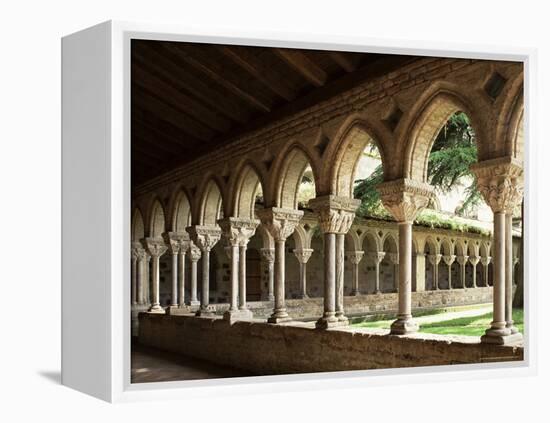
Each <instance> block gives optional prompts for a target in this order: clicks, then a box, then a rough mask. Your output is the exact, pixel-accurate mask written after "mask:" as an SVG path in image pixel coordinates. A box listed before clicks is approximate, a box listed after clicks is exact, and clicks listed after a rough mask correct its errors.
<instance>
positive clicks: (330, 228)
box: [309, 195, 361, 234]
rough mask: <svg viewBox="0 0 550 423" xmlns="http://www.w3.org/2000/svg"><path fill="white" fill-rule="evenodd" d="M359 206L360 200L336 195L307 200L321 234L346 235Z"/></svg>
mask: <svg viewBox="0 0 550 423" xmlns="http://www.w3.org/2000/svg"><path fill="white" fill-rule="evenodd" d="M360 205H361V201H360V200H356V199H354V198H348V197H338V196H336V195H325V196H323V197H316V198H312V199H311V200H309V207H311V208H312V209H313V211H315V212H316V213H317V215H318V217H319V226H320V227H321V230H322V231H323V233H336V234H347V233H348V231H349V229H350V228H351V225H352V224H353V220H354V219H355V211H356V210H357V208H358V207H359V206H360Z"/></svg>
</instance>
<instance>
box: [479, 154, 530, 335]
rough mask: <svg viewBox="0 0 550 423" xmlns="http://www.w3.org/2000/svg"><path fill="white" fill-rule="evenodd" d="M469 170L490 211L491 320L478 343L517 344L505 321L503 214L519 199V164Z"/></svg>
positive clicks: (507, 161)
mask: <svg viewBox="0 0 550 423" xmlns="http://www.w3.org/2000/svg"><path fill="white" fill-rule="evenodd" d="M471 170H472V171H473V172H474V174H475V175H476V177H477V184H478V189H479V191H480V192H481V194H482V195H483V198H484V199H485V201H486V202H487V204H488V205H489V206H490V207H491V209H492V210H493V216H494V217H493V225H494V230H493V245H494V247H493V250H494V251H493V321H492V322H491V327H490V328H489V329H487V330H486V331H485V335H483V336H482V337H481V341H482V342H485V343H493V344H510V343H513V342H518V341H521V339H522V336H521V334H520V333H514V334H512V332H511V329H510V327H508V326H507V322H506V310H505V308H506V297H505V295H506V215H507V214H511V213H512V210H513V208H514V206H516V205H517V204H519V203H520V202H521V199H522V197H523V169H522V166H521V162H520V161H519V160H517V159H514V158H511V157H504V158H499V159H493V160H488V161H485V162H480V163H476V164H474V165H472V166H471Z"/></svg>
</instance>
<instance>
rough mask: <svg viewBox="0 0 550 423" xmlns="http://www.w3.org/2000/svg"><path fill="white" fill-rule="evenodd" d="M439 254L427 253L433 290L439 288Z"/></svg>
mask: <svg viewBox="0 0 550 423" xmlns="http://www.w3.org/2000/svg"><path fill="white" fill-rule="evenodd" d="M441 257H443V256H442V255H441V254H429V255H428V261H429V262H430V264H431V265H432V285H433V290H434V291H437V290H439V262H440V261H441Z"/></svg>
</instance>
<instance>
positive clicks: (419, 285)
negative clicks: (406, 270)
mask: <svg viewBox="0 0 550 423" xmlns="http://www.w3.org/2000/svg"><path fill="white" fill-rule="evenodd" d="M415 259H416V292H423V291H425V290H426V255H425V254H424V253H416V255H415Z"/></svg>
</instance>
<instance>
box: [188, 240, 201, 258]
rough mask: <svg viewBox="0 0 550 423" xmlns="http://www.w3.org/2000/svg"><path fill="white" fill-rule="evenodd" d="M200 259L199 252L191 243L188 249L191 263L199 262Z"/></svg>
mask: <svg viewBox="0 0 550 423" xmlns="http://www.w3.org/2000/svg"><path fill="white" fill-rule="evenodd" d="M200 258H201V250H200V248H199V247H197V246H196V245H195V244H193V243H191V246H190V247H189V259H190V260H191V261H193V262H197V261H199V260H200Z"/></svg>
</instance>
